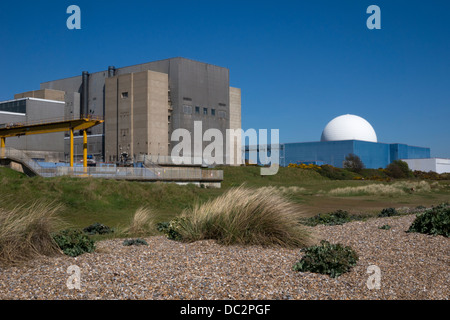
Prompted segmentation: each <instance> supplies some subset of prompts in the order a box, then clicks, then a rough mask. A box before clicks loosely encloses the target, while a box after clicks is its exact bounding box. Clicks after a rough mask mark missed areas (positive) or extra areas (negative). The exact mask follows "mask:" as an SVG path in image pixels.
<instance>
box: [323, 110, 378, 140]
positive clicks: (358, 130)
mask: <svg viewBox="0 0 450 320" xmlns="http://www.w3.org/2000/svg"><path fill="white" fill-rule="evenodd" d="M341 140H362V141H370V142H377V135H376V133H375V130H374V129H373V128H372V126H371V125H370V123H369V122H367V121H366V120H365V119H363V118H361V117H358V116H355V115H352V114H346V115H343V116H339V117H337V118H334V119H333V120H331V121H330V122H328V124H327V125H326V127H325V129H323V132H322V138H321V139H320V141H341Z"/></svg>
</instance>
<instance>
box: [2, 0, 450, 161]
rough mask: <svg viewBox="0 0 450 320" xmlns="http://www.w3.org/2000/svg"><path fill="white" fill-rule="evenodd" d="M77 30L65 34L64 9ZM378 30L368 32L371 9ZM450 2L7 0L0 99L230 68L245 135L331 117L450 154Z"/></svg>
mask: <svg viewBox="0 0 450 320" xmlns="http://www.w3.org/2000/svg"><path fill="white" fill-rule="evenodd" d="M72 4H75V5H78V6H79V7H80V8H81V27H82V29H81V30H68V29H67V27H66V20H67V18H68V17H69V15H68V14H67V13H66V9H67V7H68V6H69V5H72ZM372 4H375V5H378V6H379V7H380V8H381V30H369V29H368V28H367V27H366V20H367V18H368V17H369V14H367V13H366V9H367V7H368V6H369V5H372ZM449 13H450V1H442V0H435V1H424V0H422V1H412V0H410V1H400V0H396V1H392V0H390V1H380V0H371V1H365V0H341V1H320V0H316V1H313V0H309V1H300V0H297V1H283V0H279V1H254V0H240V1H235V0H227V1H213V0H209V1H204V0H191V1H152V0H147V1H133V0H130V1H102V0H100V1H92V0H91V1H81V0H72V1H62V0H57V1H56V0H55V1H15V2H9V1H8V2H6V1H2V2H1V4H0V43H1V50H0V66H1V70H2V75H1V76H0V100H7V99H11V98H13V95H14V93H18V92H24V91H29V90H34V89H39V84H40V83H41V82H45V81H49V80H54V79H59V78H65V77H70V76H74V75H79V74H81V71H83V70H87V71H89V72H96V71H101V70H105V69H107V67H108V65H114V66H116V67H123V66H128V65H133V64H138V63H144V62H148V61H153V60H159V59H166V58H170V57H178V56H181V57H186V58H190V59H194V60H199V61H203V62H208V63H211V64H216V65H219V66H223V67H227V68H229V69H230V81H231V83H230V85H231V86H235V87H239V88H241V89H242V126H243V129H248V128H255V129H280V140H281V142H300V141H318V140H319V139H320V135H321V132H322V130H323V128H324V127H325V125H326V124H327V123H328V121H330V120H331V119H333V118H334V117H336V116H338V115H341V114H346V113H351V114H356V115H359V116H361V117H363V118H365V119H366V120H368V121H369V122H370V123H371V124H372V126H373V127H374V129H375V131H376V132H377V135H378V140H379V141H380V142H386V143H394V142H400V143H407V144H411V145H418V146H427V147H430V148H431V154H432V156H437V157H447V158H450V142H449V138H450V16H449Z"/></svg>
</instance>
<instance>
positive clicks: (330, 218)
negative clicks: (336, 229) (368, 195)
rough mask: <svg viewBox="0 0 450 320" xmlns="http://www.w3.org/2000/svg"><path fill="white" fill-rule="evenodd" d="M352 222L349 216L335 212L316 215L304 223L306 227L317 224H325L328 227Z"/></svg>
mask: <svg viewBox="0 0 450 320" xmlns="http://www.w3.org/2000/svg"><path fill="white" fill-rule="evenodd" d="M351 220H352V218H351V216H350V214H349V213H348V212H347V211H344V210H336V211H334V212H330V213H325V214H318V215H316V216H314V217H310V218H308V219H306V221H305V223H306V224H307V225H308V226H316V225H318V224H325V225H329V226H333V225H338V224H344V223H346V222H350V221H351Z"/></svg>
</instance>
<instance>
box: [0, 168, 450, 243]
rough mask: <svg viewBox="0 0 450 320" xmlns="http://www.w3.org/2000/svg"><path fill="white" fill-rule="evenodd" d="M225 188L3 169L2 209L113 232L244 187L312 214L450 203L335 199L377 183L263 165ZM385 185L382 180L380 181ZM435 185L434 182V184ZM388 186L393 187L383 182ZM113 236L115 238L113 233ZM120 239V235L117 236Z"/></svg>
mask: <svg viewBox="0 0 450 320" xmlns="http://www.w3.org/2000/svg"><path fill="white" fill-rule="evenodd" d="M220 169H222V170H224V181H223V183H222V188H221V189H210V188H199V187H197V186H194V185H186V186H180V185H176V184H173V183H149V182H133V181H115V180H106V179H94V178H73V177H57V178H41V177H33V178H29V177H27V176H25V175H24V174H21V173H18V172H15V171H13V170H11V169H7V168H0V182H1V183H0V194H1V198H0V208H4V209H13V208H14V207H15V206H17V205H23V206H30V205H31V204H32V203H33V202H35V201H44V202H49V201H52V202H53V203H55V204H57V205H58V206H59V207H60V209H59V211H58V212H59V217H60V218H63V219H64V220H65V221H66V222H67V223H68V224H69V225H71V226H72V227H74V228H84V227H86V226H88V225H91V224H93V223H95V222H99V223H102V224H105V225H107V226H110V227H112V228H120V227H123V226H127V225H129V224H130V221H132V219H133V216H134V214H135V212H136V210H138V209H139V208H149V209H151V210H152V211H153V212H154V215H153V219H154V223H155V224H156V223H158V222H164V221H170V220H172V219H173V218H174V217H176V216H178V215H180V214H181V213H182V212H183V210H185V209H192V208H193V207H194V204H202V203H205V202H207V201H209V200H213V199H215V198H217V197H218V196H220V195H222V194H224V193H225V192H226V191H228V190H229V189H230V188H233V187H237V186H240V185H242V184H243V183H244V186H245V187H248V188H263V187H274V188H276V189H277V190H279V191H281V192H282V193H283V194H284V195H285V196H287V197H288V198H289V200H290V201H291V202H294V203H296V204H300V205H301V207H302V211H304V212H305V213H306V214H309V215H310V216H314V215H316V214H319V213H328V212H333V211H336V210H338V209H341V210H346V211H348V212H349V213H350V214H361V213H378V212H380V210H381V209H383V208H388V207H403V206H410V207H416V206H418V205H424V206H428V207H429V206H431V205H435V204H438V203H441V202H446V201H448V199H450V182H449V181H439V182H436V183H438V184H439V186H440V187H439V188H431V191H427V192H412V193H409V192H405V193H404V194H399V195H397V196H395V197H390V196H386V195H379V194H361V195H356V196H354V195H345V196H334V195H332V194H330V191H331V190H335V189H337V188H346V187H351V188H357V187H361V186H367V185H370V184H374V183H378V182H374V181H364V180H362V181H359V180H358V181H357V180H330V179H328V178H325V177H323V176H321V175H320V174H319V173H317V172H315V171H314V170H307V169H300V168H280V169H279V172H278V173H277V174H276V175H274V176H261V175H260V168H259V167H253V166H249V167H222V168H220ZM380 183H381V182H380ZM433 183H434V182H433ZM383 184H388V183H385V182H383ZM109 236H111V235H109ZM114 236H116V235H114Z"/></svg>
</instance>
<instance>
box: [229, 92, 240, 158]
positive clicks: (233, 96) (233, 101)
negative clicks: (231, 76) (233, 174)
mask: <svg viewBox="0 0 450 320" xmlns="http://www.w3.org/2000/svg"><path fill="white" fill-rule="evenodd" d="M229 128H230V129H233V130H235V132H239V133H238V134H235V137H236V138H235V139H230V141H231V142H232V143H231V144H230V146H228V147H229V148H232V149H233V150H228V152H230V155H233V157H232V159H231V161H230V164H231V165H240V164H242V163H243V159H242V136H241V134H240V132H241V130H240V129H242V123H241V89H239V88H233V87H230V126H229Z"/></svg>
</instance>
